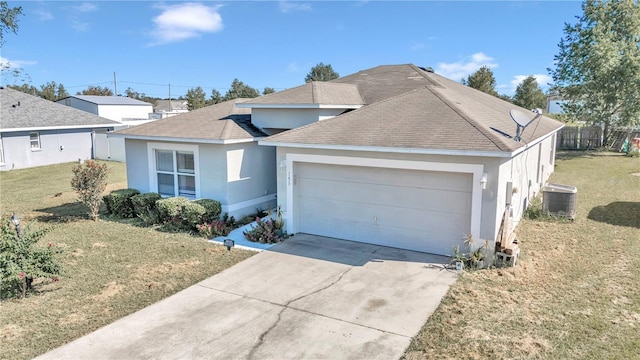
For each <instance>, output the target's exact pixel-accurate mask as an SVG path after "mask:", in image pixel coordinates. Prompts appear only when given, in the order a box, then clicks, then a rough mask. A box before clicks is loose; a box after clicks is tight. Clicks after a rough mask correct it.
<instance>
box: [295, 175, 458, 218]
mask: <svg viewBox="0 0 640 360" xmlns="http://www.w3.org/2000/svg"><path fill="white" fill-rule="evenodd" d="M298 183H299V184H300V191H301V193H303V194H327V193H329V194H331V197H332V198H336V199H360V200H359V201H360V202H361V204H362V205H365V204H370V203H372V202H373V203H376V204H380V205H386V206H390V207H395V206H397V205H398V204H402V206H403V207H409V208H414V209H419V208H428V209H430V210H433V211H443V212H452V211H455V209H456V208H458V207H459V204H460V203H463V202H464V203H465V207H467V208H468V207H470V206H471V203H470V200H471V199H470V197H469V193H468V192H460V191H443V190H441V189H429V188H417V187H405V186H392V185H380V184H362V183H352V182H344V181H337V180H324V181H323V180H320V179H304V181H299V182H298ZM316 198H317V196H316Z"/></svg>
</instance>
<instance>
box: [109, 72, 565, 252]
mask: <svg viewBox="0 0 640 360" xmlns="http://www.w3.org/2000/svg"><path fill="white" fill-rule="evenodd" d="M218 105H220V104H218ZM218 105H214V106H212V107H210V108H213V109H215V108H217V106H218ZM235 107H236V108H237V110H235V109H230V113H233V112H237V113H240V111H241V110H245V111H247V112H246V113H243V114H245V116H246V117H247V120H246V121H247V122H246V123H245V124H246V126H251V127H252V129H254V130H253V131H254V132H252V133H251V135H253V137H252V138H249V134H247V135H246V142H244V143H241V144H242V145H241V144H237V145H238V146H240V147H242V149H243V151H242V153H243V155H244V157H242V163H245V162H247V160H245V159H246V158H248V157H254V156H260V157H259V158H258V159H259V160H258V161H253V162H252V164H256V165H257V164H258V163H260V164H261V163H262V161H271V160H269V159H271V158H273V161H272V162H271V163H270V164H267V165H268V166H265V167H257V166H256V167H251V168H250V169H249V168H247V169H246V170H247V171H246V173H245V175H246V176H248V177H256V180H257V178H258V177H259V178H260V179H261V180H259V181H255V182H251V184H252V185H251V186H253V187H255V188H254V189H253V191H254V192H256V191H258V190H261V189H265V195H269V196H276V199H277V205H278V206H280V208H281V210H282V213H283V215H284V219H285V223H286V230H287V232H288V233H291V234H295V233H299V232H302V233H310V234H316V235H321V236H328V237H335V238H342V239H347V240H352V241H360V242H367V243H373V244H379V245H385V246H391V247H398V248H404V249H410V250H417V251H424V252H429V253H435V254H443V255H450V254H451V253H452V251H453V248H454V246H456V245H462V244H463V239H464V238H466V237H468V236H471V237H472V238H473V239H474V240H475V242H476V244H477V245H480V244H482V243H484V242H485V240H488V241H489V242H491V243H493V241H495V239H496V237H497V236H498V232H499V229H500V225H501V223H502V218H503V214H505V210H507V209H509V210H508V215H509V216H510V217H511V220H512V223H513V224H515V223H517V222H518V221H519V219H520V218H521V216H522V214H523V211H524V209H525V208H526V207H527V205H528V203H529V201H530V199H531V197H533V196H535V195H536V194H537V193H538V192H539V191H540V189H541V187H542V186H543V184H544V183H545V182H546V181H547V179H548V178H549V176H550V174H551V173H552V172H553V167H554V158H555V153H554V151H555V150H554V149H555V146H554V145H555V141H556V133H557V131H558V130H559V129H560V128H562V126H563V125H562V123H560V122H558V121H556V120H553V119H551V118H548V117H545V116H542V117H540V118H539V119H537V120H536V121H535V122H533V123H532V124H531V125H529V126H528V127H527V128H525V129H524V131H523V132H522V134H521V140H520V141H516V140H515V134H516V123H515V122H514V121H513V119H512V118H511V116H510V111H511V110H512V109H517V110H518V111H520V112H522V113H523V115H525V116H529V115H530V117H531V118H534V115H535V114H533V113H532V112H530V111H529V110H528V109H522V108H518V107H517V106H515V105H513V104H511V103H509V102H506V101H503V100H501V99H499V98H497V97H494V96H491V95H488V94H485V93H483V92H480V91H478V90H475V89H472V88H470V87H467V86H465V85H462V84H460V83H457V82H455V81H452V80H449V79H447V78H445V77H443V76H440V75H438V74H435V73H434V72H433V70H431V69H429V68H421V67H417V66H415V65H412V64H405V65H386V66H378V67H375V68H372V69H367V70H363V71H360V72H358V73H355V74H352V75H348V76H345V77H342V78H339V79H336V80H333V81H330V82H325V83H320V82H312V83H308V84H305V85H302V86H299V87H296V88H292V89H288V90H284V91H280V92H276V93H272V94H268V95H265V96H262V97H259V98H255V99H249V100H245V101H243V102H237V103H235ZM205 109H207V108H205ZM209 111H213V110H209ZM186 116H187V115H180V116H176V117H173V118H171V119H167V120H170V121H171V123H172V124H173V125H171V126H166V127H165V130H164V131H162V132H159V133H157V134H156V139H157V140H162V138H163V137H164V138H166V139H165V140H162V141H159V142H157V143H156V145H153V146H151V145H148V144H146V147H145V146H144V145H143V144H140V146H139V147H138V148H135V149H134V148H133V147H131V151H132V153H131V155H130V154H129V151H130V148H129V146H127V166H128V169H129V168H142V167H144V166H145V165H147V167H148V168H149V171H148V173H147V174H146V175H148V180H147V184H148V185H146V184H140V185H146V186H145V187H144V188H143V190H148V191H158V189H159V183H158V180H156V178H157V176H159V175H160V174H164V172H163V170H161V169H160V168H161V167H162V166H163V165H161V164H162V163H163V162H161V161H159V160H158V156H160V155H159V153H158V152H156V151H155V150H154V149H161V148H163V147H167V146H169V144H172V143H173V144H177V143H182V144H183V145H182V146H186V145H187V144H189V145H190V146H191V147H189V148H183V149H185V150H186V151H189V152H193V154H194V158H196V159H198V160H197V161H196V163H198V164H199V166H200V167H199V169H198V171H199V172H200V176H196V179H195V183H196V189H197V188H198V186H200V187H201V188H202V189H206V188H208V187H217V188H222V187H225V186H226V184H224V183H222V184H221V181H222V180H226V181H228V180H229V178H227V179H224V178H223V177H211V176H209V173H210V172H211V171H212V170H213V169H221V170H218V171H228V169H231V168H233V169H237V167H238V160H239V159H231V158H229V156H227V157H226V159H224V157H222V156H217V157H214V156H210V155H209V150H208V149H207V148H206V147H205V148H204V149H205V151H202V150H201V146H202V145H200V144H197V142H198V141H201V140H202V139H192V138H190V137H189V136H186V135H185V133H184V130H183V128H182V127H178V126H179V125H178V124H179V123H180V122H182V119H183V117H184V119H185V120H186ZM227 116H230V115H227ZM249 119H250V120H249ZM184 126H186V125H184ZM131 130H132V129H129V130H125V131H123V132H122V136H124V137H125V139H126V141H127V144H128V143H129V141H130V140H129V139H131V140H133V138H131V133H130V131H131ZM196 131H199V132H200V133H201V135H199V136H200V137H201V138H202V137H206V136H213V138H215V139H216V140H213V139H211V140H212V141H218V142H220V141H224V140H222V139H218V138H220V137H221V134H214V133H211V132H210V131H209V130H208V129H205V128H201V127H200V128H197V130H196ZM223 133H224V132H223ZM265 135H269V136H265ZM256 145H257V146H256ZM247 146H250V149H251V151H252V152H251V153H248V152H247V151H246V148H245V147H247ZM168 150H171V149H170V148H168ZM236 150H239V149H236ZM175 151H176V153H175V154H174V158H173V163H174V164H178V163H179V161H180V160H179V159H178V152H179V151H180V148H176V150H175ZM272 151H275V156H274V155H273V153H272ZM258 154H269V157H268V158H267V157H265V156H264V155H258ZM154 156H155V158H154ZM221 158H222V159H223V160H226V161H224V162H223V161H221V160H220V159H221ZM154 159H155V160H154ZM168 160H169V158H167V164H168V163H169V161H168ZM234 160H235V161H234ZM130 162H131V163H130ZM149 164H151V165H149ZM270 176H275V178H276V181H275V182H274V180H273V179H271V178H270ZM143 177H144V176H143ZM138 178H139V177H136V178H135V179H138ZM129 181H130V186H132V185H133V186H132V187H136V185H138V183H137V181H138V180H134V181H136V183H135V184H132V183H131V181H132V180H129ZM244 181H247V184H248V179H246V178H244ZM274 183H275V184H277V187H276V190H275V194H274V193H272V192H271V191H273V190H272V188H271V187H270V186H271V185H273V184H274ZM198 184H199V185H198ZM267 185H269V186H267ZM227 189H230V188H229V187H228V186H227ZM174 193H176V192H174ZM210 194H212V193H211V192H208V193H207V195H206V196H204V197H211V196H210ZM202 195H203V194H202V192H200V193H196V194H195V195H194V196H193V197H201V196H202ZM219 196H221V197H223V198H224V194H220V195H219ZM227 196H228V194H227ZM213 198H216V197H213ZM508 206H509V207H508ZM245 210H246V208H245ZM230 213H231V212H230Z"/></svg>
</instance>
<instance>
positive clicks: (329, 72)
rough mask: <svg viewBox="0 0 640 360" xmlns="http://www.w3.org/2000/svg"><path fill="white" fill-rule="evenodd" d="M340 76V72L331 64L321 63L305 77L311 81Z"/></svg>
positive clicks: (306, 80)
mask: <svg viewBox="0 0 640 360" xmlns="http://www.w3.org/2000/svg"><path fill="white" fill-rule="evenodd" d="M339 77H340V74H338V73H337V72H335V71H334V70H333V67H331V65H330V64H327V65H325V64H323V63H319V64H318V65H316V66H314V67H312V68H311V70H309V73H307V76H306V77H305V78H304V82H311V81H329V80H333V79H337V78H339Z"/></svg>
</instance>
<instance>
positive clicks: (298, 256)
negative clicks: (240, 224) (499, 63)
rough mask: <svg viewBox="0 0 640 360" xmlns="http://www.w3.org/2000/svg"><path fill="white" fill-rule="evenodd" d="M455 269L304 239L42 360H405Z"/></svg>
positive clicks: (406, 254)
mask: <svg viewBox="0 0 640 360" xmlns="http://www.w3.org/2000/svg"><path fill="white" fill-rule="evenodd" d="M447 261H448V259H447V258H445V257H440V256H434V255H428V254H424V253H417V252H411V251H406V250H399V249H392V248H387V247H381V246H375V245H366V244H360V243H355V242H349V241H342V240H335V239H329V238H323V237H317V236H311V235H303V234H298V235H296V236H294V237H292V238H289V239H288V240H286V241H285V242H283V243H280V244H277V245H276V246H273V247H272V248H270V249H269V250H266V251H263V252H261V253H259V254H257V255H255V256H253V257H251V258H249V259H247V260H245V261H243V262H241V263H239V264H237V265H235V266H233V267H231V268H229V269H227V270H225V271H223V272H221V273H219V274H217V275H214V276H212V277H211V278H209V279H207V280H205V281H202V282H201V283H199V284H196V285H194V286H191V287H189V288H187V289H185V290H184V291H181V292H179V293H177V294H175V295H173V296H171V297H169V298H167V299H164V300H162V301H160V302H158V303H156V304H153V305H151V306H149V307H147V308H145V309H143V310H141V311H139V312H137V313H134V314H132V315H130V316H127V317H125V318H123V319H120V320H118V321H116V322H114V323H112V324H110V325H108V326H106V327H104V328H101V329H99V330H97V331H95V332H93V333H91V334H89V335H87V336H84V337H82V338H80V339H78V340H76V341H74V342H71V343H69V344H67V345H64V346H62V347H60V348H58V349H55V350H53V351H51V352H49V353H47V354H44V355H43V356H40V357H39V359H301V358H306V359H319V358H323V359H397V358H399V357H400V356H401V355H402V354H403V353H404V350H405V349H406V347H407V346H408V345H409V343H410V341H411V338H412V337H413V336H415V335H416V334H417V333H418V331H419V330H420V328H421V327H422V325H423V324H424V323H425V321H426V320H427V318H428V317H429V315H430V314H431V313H432V312H433V311H434V310H435V309H436V307H437V306H438V304H439V303H440V301H441V298H442V296H443V295H444V294H445V293H446V292H447V290H448V288H449V286H450V285H451V284H452V283H453V282H454V281H455V277H456V274H455V273H454V272H452V271H449V270H444V269H443V268H442V266H441V265H442V264H443V263H446V262H447ZM434 264H435V265H434Z"/></svg>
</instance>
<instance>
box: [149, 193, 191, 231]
mask: <svg viewBox="0 0 640 360" xmlns="http://www.w3.org/2000/svg"><path fill="white" fill-rule="evenodd" d="M189 203H190V201H189V199H187V198H186V197H182V196H175V197H170V198H165V199H160V200H158V201H156V207H157V208H158V213H159V215H160V221H162V222H164V223H166V222H172V223H175V225H179V223H181V222H182V218H181V216H180V215H182V208H184V206H185V205H186V204H189Z"/></svg>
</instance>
